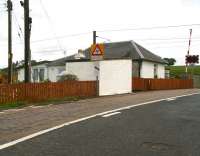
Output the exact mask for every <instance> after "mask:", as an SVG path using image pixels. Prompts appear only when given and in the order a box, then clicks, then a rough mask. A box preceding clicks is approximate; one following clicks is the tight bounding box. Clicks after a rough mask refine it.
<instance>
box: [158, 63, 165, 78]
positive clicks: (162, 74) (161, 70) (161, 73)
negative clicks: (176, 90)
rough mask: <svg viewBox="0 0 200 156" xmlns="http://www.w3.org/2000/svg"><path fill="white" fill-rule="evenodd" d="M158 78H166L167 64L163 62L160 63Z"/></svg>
mask: <svg viewBox="0 0 200 156" xmlns="http://www.w3.org/2000/svg"><path fill="white" fill-rule="evenodd" d="M158 78H161V79H164V78H165V65H163V64H158Z"/></svg>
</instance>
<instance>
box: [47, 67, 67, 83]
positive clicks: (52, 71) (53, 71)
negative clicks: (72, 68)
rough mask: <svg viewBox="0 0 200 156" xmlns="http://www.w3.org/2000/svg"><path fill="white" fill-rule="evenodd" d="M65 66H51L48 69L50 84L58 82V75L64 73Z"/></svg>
mask: <svg viewBox="0 0 200 156" xmlns="http://www.w3.org/2000/svg"><path fill="white" fill-rule="evenodd" d="M65 69H66V68H65V66H52V67H48V79H49V80H50V81H51V82H57V81H58V79H59V78H58V75H59V74H60V73H61V72H62V71H65Z"/></svg>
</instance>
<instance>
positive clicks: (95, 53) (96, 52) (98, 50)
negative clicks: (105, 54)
mask: <svg viewBox="0 0 200 156" xmlns="http://www.w3.org/2000/svg"><path fill="white" fill-rule="evenodd" d="M93 55H101V50H100V49H99V47H97V46H96V48H95V50H94V52H93Z"/></svg>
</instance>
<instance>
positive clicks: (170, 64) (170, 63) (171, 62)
mask: <svg viewBox="0 0 200 156" xmlns="http://www.w3.org/2000/svg"><path fill="white" fill-rule="evenodd" d="M164 60H165V61H167V65H168V66H173V65H174V64H175V63H176V60H175V59H174V58H164Z"/></svg>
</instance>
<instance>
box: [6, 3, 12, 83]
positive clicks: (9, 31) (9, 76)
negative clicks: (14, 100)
mask: <svg viewBox="0 0 200 156" xmlns="http://www.w3.org/2000/svg"><path fill="white" fill-rule="evenodd" d="M7 8H8V83H9V84H11V83H12V57H13V56H12V2H11V0H7Z"/></svg>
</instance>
